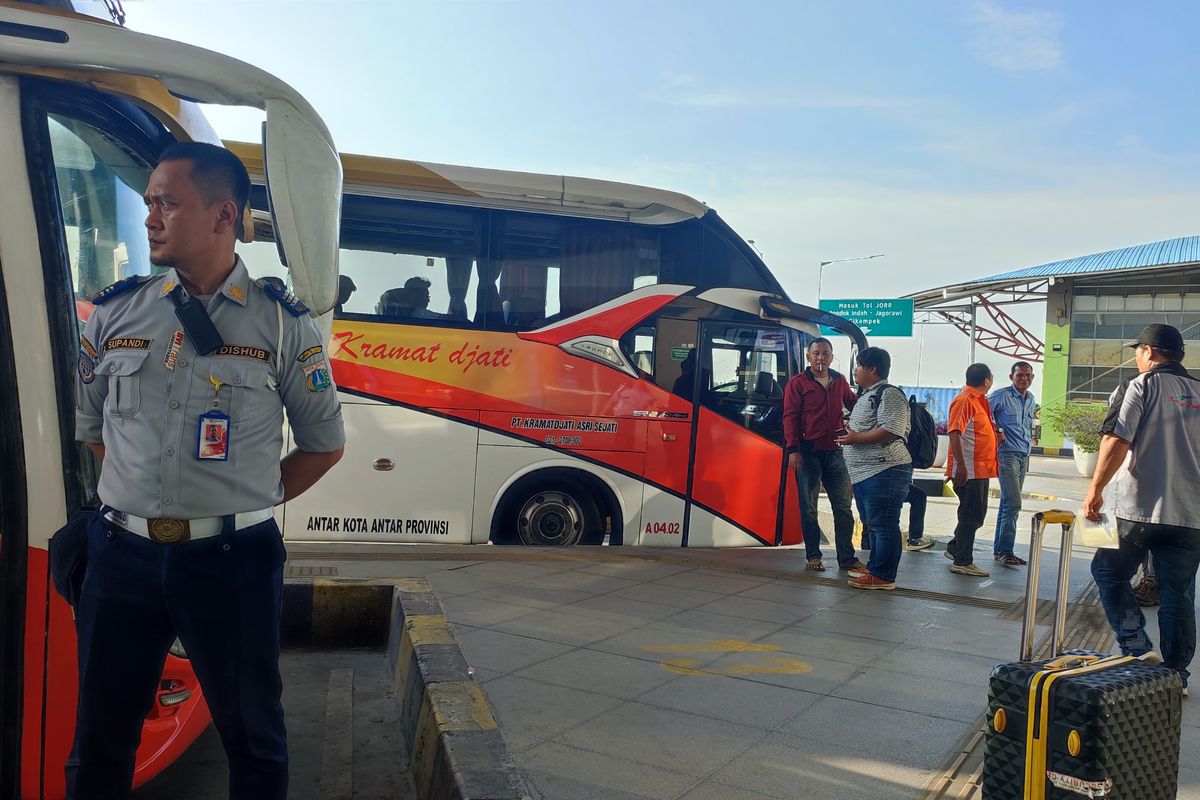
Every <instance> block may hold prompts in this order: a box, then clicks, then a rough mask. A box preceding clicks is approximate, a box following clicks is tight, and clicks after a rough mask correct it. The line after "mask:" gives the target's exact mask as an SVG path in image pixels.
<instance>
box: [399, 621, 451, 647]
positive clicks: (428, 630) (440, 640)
mask: <svg viewBox="0 0 1200 800" xmlns="http://www.w3.org/2000/svg"><path fill="white" fill-rule="evenodd" d="M404 638H406V639H409V640H411V642H412V644H413V646H414V647H415V646H416V645H421V644H455V641H454V634H452V633H451V632H450V626H449V624H448V623H447V622H446V618H445V617H444V616H442V615H440V614H439V615H436V616H435V615H423V616H417V617H405V618H404Z"/></svg>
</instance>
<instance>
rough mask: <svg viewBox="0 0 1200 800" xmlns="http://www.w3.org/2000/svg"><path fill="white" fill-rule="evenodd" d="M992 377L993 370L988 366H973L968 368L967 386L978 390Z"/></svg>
mask: <svg viewBox="0 0 1200 800" xmlns="http://www.w3.org/2000/svg"><path fill="white" fill-rule="evenodd" d="M990 377H992V368H991V367H989V366H988V365H987V364H972V365H971V366H969V367H967V386H971V387H973V388H978V387H980V386H983V384H984V382H985V381H986V380H987V379H988V378H990Z"/></svg>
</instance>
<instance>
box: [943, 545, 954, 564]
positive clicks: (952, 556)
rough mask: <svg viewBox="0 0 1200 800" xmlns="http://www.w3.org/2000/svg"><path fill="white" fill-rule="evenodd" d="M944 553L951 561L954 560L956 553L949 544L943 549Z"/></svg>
mask: <svg viewBox="0 0 1200 800" xmlns="http://www.w3.org/2000/svg"><path fill="white" fill-rule="evenodd" d="M942 555H944V556H945V557H946V558H948V559H950V560H951V561H953V560H954V553H951V552H950V547H949V545H947V547H946V549H945V550H943V551H942Z"/></svg>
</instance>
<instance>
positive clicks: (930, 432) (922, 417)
mask: <svg viewBox="0 0 1200 800" xmlns="http://www.w3.org/2000/svg"><path fill="white" fill-rule="evenodd" d="M883 388H884V389H895V390H896V391H897V392H900V396H901V397H904V396H905V394H904V390H903V389H901V388H900V387H899V386H894V385H892V384H890V383H889V384H887V385H885V386H884V387H883ZM882 394H883V390H882V389H881V390H880V391H878V392H875V393H874V394H872V395H871V407H872V408H873V409H875V411H876V413H878V412H879V400H880V396H881V395H882ZM908 418H909V427H908V438H907V439H906V440H905V441H904V446H905V447H907V448H908V455H909V456H910V457H911V458H912V465H913V469H927V468H928V467H931V466H933V460H934V459H935V458H936V457H937V449H938V440H937V425H935V424H934V421H933V415H932V414H930V413H929V412H928V411H927V410H926V409H925V406H923V405H920V404H919V403H917V396H916V395H913V396H912V397H909V398H908Z"/></svg>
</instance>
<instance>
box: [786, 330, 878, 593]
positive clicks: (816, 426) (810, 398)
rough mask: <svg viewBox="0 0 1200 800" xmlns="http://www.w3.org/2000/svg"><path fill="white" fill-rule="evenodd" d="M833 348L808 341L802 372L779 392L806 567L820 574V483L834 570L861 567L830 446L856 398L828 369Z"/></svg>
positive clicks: (841, 469) (846, 486) (845, 485)
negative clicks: (825, 500)
mask: <svg viewBox="0 0 1200 800" xmlns="http://www.w3.org/2000/svg"><path fill="white" fill-rule="evenodd" d="M832 361H833V345H831V344H830V343H829V340H828V339H813V340H812V343H811V344H809V346H808V369H806V370H804V372H801V373H800V374H799V375H797V376H796V377H794V378H792V379H791V380H790V381H788V385H787V388H786V389H784V392H783V433H784V436H785V437H786V438H787V453H788V466H789V467H791V468H792V469H793V470H795V472H796V486H797V488H798V489H799V490H800V525H801V526H802V528H803V531H804V549H805V555H806V557H807V558H808V568H809V569H811V570H815V571H817V572H823V571H824V570H825V565H824V563H823V562H822V561H821V537H822V534H821V524H820V522H818V520H817V491H818V489H819V487H820V486H821V485H822V484H823V485H824V486H825V494H826V495H827V496H828V497H829V505H830V506H832V507H833V531H834V543H835V546H836V549H837V560H838V567H839V568H840V569H844V570H851V569H864V568H865V567H864V566H863V563H862V562H861V561H859V560H858V558H856V557H855V554H854V543H853V541H852V537H853V534H854V516H853V515H852V514H851V513H850V474H849V473H848V472H846V462H845V460H843V458H842V451H841V450H840V449H839V448H838V446H837V445H836V444H834V441H833V440H834V438H835V435H836V433H837V432H838V431H839V430H841V429H842V428H843V427H844V425H843V424H842V419H843V413H844V412H843V410H842V409H843V408H845V409H847V410H849V409H852V408H854V402H855V400H857V399H858V398H857V397H855V395H854V392H853V391H851V389H850V383H849V382H848V381H847V380H846V379H845V377H843V376H842V375H840V374H839V373H837V372H834V371H833V370H831V369H830V368H829V364H830V363H831V362H832Z"/></svg>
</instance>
